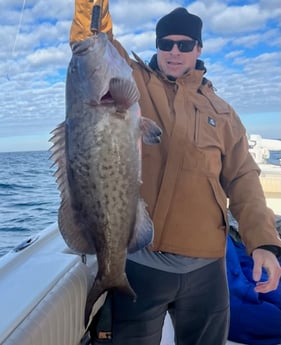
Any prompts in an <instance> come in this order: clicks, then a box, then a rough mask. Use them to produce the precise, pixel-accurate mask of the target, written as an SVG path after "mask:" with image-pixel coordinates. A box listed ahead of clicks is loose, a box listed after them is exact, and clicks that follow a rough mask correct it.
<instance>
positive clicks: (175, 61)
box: [157, 35, 201, 78]
mask: <svg viewBox="0 0 281 345" xmlns="http://www.w3.org/2000/svg"><path fill="white" fill-rule="evenodd" d="M163 39H164V40H165V39H168V40H173V41H181V40H191V41H193V40H192V38H191V37H188V36H184V35H169V36H165V37H163ZM164 43H165V42H164ZM159 46H160V47H159ZM160 48H161V45H160V44H159V43H158V48H157V62H158V66H159V69H160V70H161V71H162V72H163V73H164V74H165V75H167V76H171V77H174V78H178V77H181V76H182V75H183V74H184V73H185V72H187V71H189V70H191V69H194V68H195V65H196V60H197V58H198V57H199V56H200V54H201V47H200V46H199V45H198V43H196V44H195V46H194V47H193V49H192V50H191V51H189V52H181V51H180V50H179V47H178V46H177V44H174V45H173V47H172V49H171V50H170V51H165V50H161V49H160Z"/></svg>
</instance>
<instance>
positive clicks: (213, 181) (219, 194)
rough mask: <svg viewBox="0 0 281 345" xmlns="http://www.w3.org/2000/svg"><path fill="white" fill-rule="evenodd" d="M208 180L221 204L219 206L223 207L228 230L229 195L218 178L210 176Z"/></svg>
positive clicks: (222, 210)
mask: <svg viewBox="0 0 281 345" xmlns="http://www.w3.org/2000/svg"><path fill="white" fill-rule="evenodd" d="M208 181H209V183H210V185H211V188H212V191H213V193H214V197H215V199H216V201H217V204H218V205H219V207H220V209H221V212H222V215H223V219H224V223H225V227H226V231H228V228H229V222H228V216H227V197H226V195H225V192H224V190H223V189H222V187H221V185H220V184H219V182H218V181H217V179H216V178H214V177H208Z"/></svg>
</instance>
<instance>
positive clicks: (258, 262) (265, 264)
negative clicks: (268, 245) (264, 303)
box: [253, 248, 281, 293]
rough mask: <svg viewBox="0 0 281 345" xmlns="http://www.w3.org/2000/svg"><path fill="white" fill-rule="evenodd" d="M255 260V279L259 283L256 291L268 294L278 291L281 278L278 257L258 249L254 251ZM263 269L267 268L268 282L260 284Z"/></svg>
mask: <svg viewBox="0 0 281 345" xmlns="http://www.w3.org/2000/svg"><path fill="white" fill-rule="evenodd" d="M253 260H254V268H253V279H254V281H256V282H257V285H256V287H255V291H256V292H261V293H266V292H270V291H273V290H276V289H277V287H278V284H279V280H280V277H281V267H280V265H279V262H278V260H277V258H276V256H275V255H274V254H273V253H271V252H270V251H269V250H265V249H261V248H258V249H255V250H254V251H253ZM262 268H265V270H266V271H267V274H268V280H267V281H265V282H260V279H261V275H262Z"/></svg>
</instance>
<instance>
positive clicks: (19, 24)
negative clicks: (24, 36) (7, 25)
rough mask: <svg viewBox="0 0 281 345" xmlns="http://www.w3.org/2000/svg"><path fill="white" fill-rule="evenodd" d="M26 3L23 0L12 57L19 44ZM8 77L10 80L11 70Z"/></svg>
mask: <svg viewBox="0 0 281 345" xmlns="http://www.w3.org/2000/svg"><path fill="white" fill-rule="evenodd" d="M25 4H26V0H23V2H22V6H21V12H20V19H19V22H18V27H17V32H16V37H15V41H14V44H13V48H12V52H11V58H13V57H14V54H15V50H16V45H17V40H18V36H19V33H20V28H21V24H22V18H23V13H24V9H25ZM7 79H8V80H9V81H10V80H11V79H10V77H9V71H8V73H7Z"/></svg>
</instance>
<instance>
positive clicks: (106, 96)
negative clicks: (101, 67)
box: [100, 91, 114, 104]
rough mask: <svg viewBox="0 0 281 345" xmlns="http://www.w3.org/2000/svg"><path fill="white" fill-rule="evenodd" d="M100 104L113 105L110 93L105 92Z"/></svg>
mask: <svg viewBox="0 0 281 345" xmlns="http://www.w3.org/2000/svg"><path fill="white" fill-rule="evenodd" d="M100 103H101V104H108V103H114V99H113V98H112V96H111V93H110V91H107V93H106V94H104V95H103V96H102V97H101V100H100Z"/></svg>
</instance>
